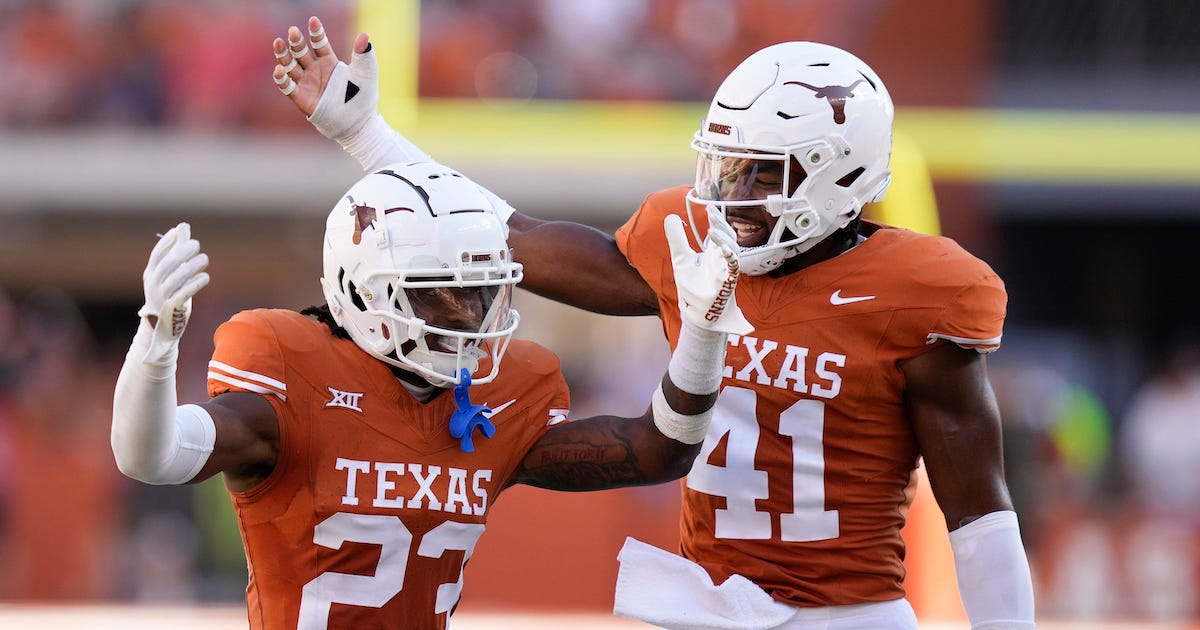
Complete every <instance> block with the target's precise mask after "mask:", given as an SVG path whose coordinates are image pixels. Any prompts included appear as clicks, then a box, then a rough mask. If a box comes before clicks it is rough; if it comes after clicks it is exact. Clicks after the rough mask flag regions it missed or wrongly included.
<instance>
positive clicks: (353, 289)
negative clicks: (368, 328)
mask: <svg viewBox="0 0 1200 630" xmlns="http://www.w3.org/2000/svg"><path fill="white" fill-rule="evenodd" d="M346 293H348V294H350V301H351V302H352V303H353V304H354V307H355V308H357V309H358V310H360V311H365V310H367V305H366V303H364V302H363V301H362V296H360V295H359V294H358V287H357V286H355V284H354V283H353V282H347V283H346Z"/></svg>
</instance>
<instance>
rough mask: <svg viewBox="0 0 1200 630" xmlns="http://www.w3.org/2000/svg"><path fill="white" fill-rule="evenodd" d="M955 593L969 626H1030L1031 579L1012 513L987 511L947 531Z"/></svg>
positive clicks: (1018, 629) (998, 629) (996, 629)
mask: <svg viewBox="0 0 1200 630" xmlns="http://www.w3.org/2000/svg"><path fill="white" fill-rule="evenodd" d="M950 547H951V549H952V550H953V551H954V568H955V571H956V572H957V573H958V592H959V596H960V597H961V598H962V603H963V609H964V610H966V612H967V618H968V619H969V620H970V622H971V628H972V629H973V630H1026V629H1030V630H1032V629H1033V628H1034V627H1036V626H1035V623H1034V604H1033V579H1032V577H1031V576H1030V573H1029V560H1028V559H1027V558H1026V556H1025V547H1024V545H1022V543H1021V531H1020V526H1019V525H1018V523H1017V514H1016V512H1013V511H1011V510H1003V511H999V512H992V513H990V514H986V515H984V516H983V517H981V518H979V519H977V520H974V521H972V522H970V523H967V524H966V525H963V526H962V527H960V528H958V529H956V530H954V531H952V532H950Z"/></svg>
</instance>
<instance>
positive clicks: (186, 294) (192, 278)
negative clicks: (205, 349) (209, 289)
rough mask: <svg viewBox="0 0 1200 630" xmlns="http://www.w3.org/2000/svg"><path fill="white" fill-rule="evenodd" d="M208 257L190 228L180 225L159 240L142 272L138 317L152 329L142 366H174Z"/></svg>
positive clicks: (204, 279) (203, 282)
mask: <svg viewBox="0 0 1200 630" xmlns="http://www.w3.org/2000/svg"><path fill="white" fill-rule="evenodd" d="M207 267H208V255H207V254H204V253H201V252H200V242H199V241H197V240H196V239H194V238H192V227H191V226H190V225H188V224H187V223H180V224H179V225H177V226H175V227H173V228H171V229H170V230H169V231H168V232H167V233H166V234H164V235H163V236H162V238H160V239H159V240H158V244H156V245H155V246H154V250H153V251H151V252H150V262H148V263H147V264H146V270H145V271H144V272H142V285H143V287H144V289H145V293H146V303H145V305H144V306H142V308H141V309H140V310H138V316H139V317H142V318H144V319H145V320H146V323H147V324H149V325H150V326H151V327H153V329H154V335H153V339H152V341H151V343H150V347H149V348H148V349H147V351H146V355H145V356H144V357H143V358H142V362H143V363H149V364H163V363H165V362H167V361H170V362H172V363H173V362H174V360H175V353H176V351H177V350H178V347H179V338H180V337H181V336H182V335H183V330H184V328H186V327H187V322H188V317H189V316H190V315H191V309H192V296H193V295H196V293H197V292H198V291H200V289H203V288H204V286H205V285H207V284H208V274H207V273H205V271H204V269H205V268H207Z"/></svg>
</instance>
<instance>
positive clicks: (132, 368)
mask: <svg viewBox="0 0 1200 630" xmlns="http://www.w3.org/2000/svg"><path fill="white" fill-rule="evenodd" d="M153 335H154V329H153V328H152V327H150V324H149V323H148V322H146V321H145V320H143V321H142V323H141V324H140V325H139V327H138V332H137V334H135V335H134V340H133V343H132V344H131V345H130V347H129V352H128V353H127V354H126V355H125V363H124V365H122V366H121V373H120V375H119V376H118V377H117V385H116V389H115V390H114V393H113V419H112V433H111V435H110V442H111V446H112V451H113V456H114V457H115V458H116V460H117V467H118V468H120V470H121V472H122V473H124V474H125V475H126V476H128V477H131V478H133V479H137V480H139V481H143V482H145V483H149V484H180V483H185V482H187V481H190V480H191V479H192V478H193V477H195V476H196V474H197V473H198V472H200V469H201V468H203V467H204V464H205V463H206V462H207V461H208V457H209V454H210V453H212V450H213V446H214V445H215V444H216V426H215V425H214V424H213V421H212V417H211V416H209V414H208V412H207V411H205V410H204V409H203V408H201V407H198V406H196V405H184V406H183V407H176V393H175V363H176V356H177V353H178V351H177V349H176V348H172V350H171V352H170V353H168V354H167V355H164V356H161V357H158V359H157V360H155V361H152V362H147V361H145V360H144V359H145V356H146V351H147V348H148V347H150V346H151V345H152V343H153Z"/></svg>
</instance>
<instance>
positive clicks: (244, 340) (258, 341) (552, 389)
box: [208, 310, 569, 630]
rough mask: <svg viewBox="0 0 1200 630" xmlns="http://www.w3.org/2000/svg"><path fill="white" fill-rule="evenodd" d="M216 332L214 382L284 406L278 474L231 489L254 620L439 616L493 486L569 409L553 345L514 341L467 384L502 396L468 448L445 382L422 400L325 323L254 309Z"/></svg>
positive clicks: (325, 623)
mask: <svg viewBox="0 0 1200 630" xmlns="http://www.w3.org/2000/svg"><path fill="white" fill-rule="evenodd" d="M214 341H215V345H216V350H215V352H214V354H213V361H212V363H210V371H209V382H208V390H209V395H210V396H217V395H219V394H222V393H224V392H238V391H249V392H254V393H258V394H260V395H263V396H264V397H265V398H266V399H267V400H268V401H270V402H271V404H272V405H273V406H274V407H275V410H276V413H277V416H278V419H279V433H280V439H279V457H278V461H277V463H276V466H275V468H274V470H273V472H272V474H271V475H270V476H269V477H268V478H267V479H266V480H265V481H264V482H263V483H261V484H260V485H259V486H257V487H255V488H254V489H252V490H250V491H248V492H244V493H234V494H233V495H232V501H233V505H234V508H235V510H236V512H237V518H238V525H239V527H240V529H241V534H242V540H243V543H244V544H245V547H246V550H247V557H248V561H249V571H250V584H249V587H248V589H247V605H248V608H249V616H250V627H251V628H253V629H254V630H259V629H274V628H288V629H291V628H297V627H299V628H325V627H331V628H332V627H338V628H351V627H353V628H359V627H362V628H368V627H370V628H376V627H404V628H419V629H434V628H444V627H445V626H446V623H447V617H448V614H447V613H446V611H448V610H451V609H452V607H453V605H454V604H455V603H456V602H457V599H458V593H459V591H460V590H461V587H460V586H455V585H456V584H459V585H461V577H462V574H461V571H462V567H463V564H464V563H465V561H466V559H467V557H469V555H470V552H471V550H472V549H473V548H474V545H475V542H476V540H477V539H478V537H479V535H480V534H481V533H482V531H483V524H484V522H485V521H486V520H487V515H488V512H489V511H490V508H491V506H492V505H493V503H494V502H495V500H496V497H497V495H498V494H499V493H500V491H501V489H502V488H503V487H504V486H505V484H506V483H507V482H508V480H509V479H510V477H511V476H512V474H513V471H514V470H515V469H516V467H517V466H518V464H519V463H520V461H521V459H522V457H523V456H524V454H525V453H526V452H527V451H528V450H529V448H530V446H531V445H532V444H533V443H534V442H536V441H537V440H538V439H539V438H540V437H541V436H542V435H543V434H544V433H545V431H546V430H547V423H548V422H549V421H550V420H551V419H552V418H553V417H556V416H558V415H559V414H561V413H563V411H562V410H565V409H568V408H569V398H568V393H567V389H566V384H565V383H564V382H563V379H562V375H561V372H560V370H559V362H558V358H557V357H556V356H554V354H553V353H551V352H550V351H548V350H546V349H544V348H541V347H539V346H537V345H535V344H532V343H529V342H525V341H513V342H512V344H511V345H510V346H509V349H508V352H507V354H506V356H505V365H504V369H503V370H502V371H501V375H500V377H499V378H498V379H497V380H495V381H493V382H492V383H488V384H484V385H479V386H476V387H472V388H471V390H470V395H471V398H472V401H473V402H475V403H486V404H488V405H489V406H490V407H492V408H493V409H497V410H498V411H496V413H494V415H493V417H492V422H493V423H495V425H496V429H497V430H496V434H495V436H494V437H492V438H491V439H485V438H483V437H482V436H476V439H475V451H474V452H473V453H464V452H463V451H462V450H461V448H460V441H459V440H458V439H455V438H453V437H452V436H451V435H450V433H449V430H448V422H449V418H450V415H451V412H452V411H453V410H454V408H455V403H454V400H453V396H452V395H451V393H450V392H449V391H446V392H444V393H442V394H441V395H439V396H437V397H436V398H434V399H433V400H432V401H430V402H428V403H426V404H420V403H418V402H417V401H416V400H415V399H413V398H412V396H411V395H410V394H409V393H408V392H407V391H406V390H405V389H404V388H403V386H402V385H401V384H400V382H399V381H398V380H397V379H396V377H395V376H394V375H393V374H392V372H391V371H390V369H389V368H388V367H387V366H386V365H385V364H383V363H382V362H380V361H377V360H375V359H373V358H371V357H370V356H369V355H367V354H365V353H363V352H361V351H360V350H359V349H358V347H357V346H355V345H354V343H353V342H351V341H348V340H343V339H337V338H335V337H333V336H332V335H331V334H330V333H329V330H328V329H327V328H326V327H325V326H324V325H323V324H320V323H317V322H315V321H313V320H311V319H308V318H306V317H304V316H301V315H300V314H298V313H295V312H291V311H282V310H256V311H247V312H242V313H239V314H238V315H236V316H234V317H233V318H232V319H231V320H230V321H228V322H226V323H225V324H223V325H222V326H221V327H220V328H219V329H218V330H217V332H216V335H215V337H214ZM509 401H513V402H512V403H511V404H508V403H509ZM506 404H507V406H506Z"/></svg>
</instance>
